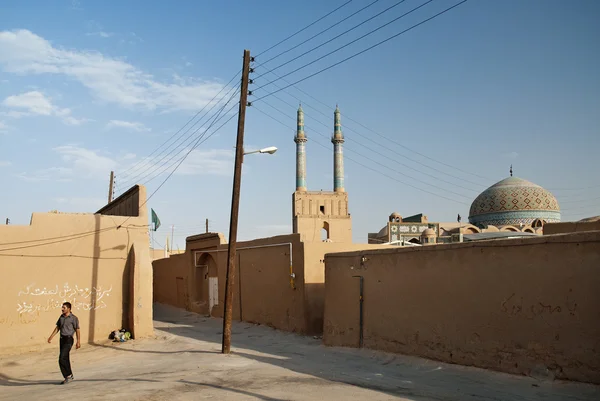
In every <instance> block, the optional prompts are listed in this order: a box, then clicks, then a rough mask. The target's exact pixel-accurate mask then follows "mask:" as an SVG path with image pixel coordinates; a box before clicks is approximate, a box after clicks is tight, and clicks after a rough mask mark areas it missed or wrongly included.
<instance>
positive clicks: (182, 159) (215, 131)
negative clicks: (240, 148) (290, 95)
mask: <svg viewBox="0 0 600 401" xmlns="http://www.w3.org/2000/svg"><path fill="white" fill-rule="evenodd" d="M230 100H231V99H230ZM228 103H229V101H228V102H227V103H226V104H224V105H223V107H222V108H221V110H222V109H224V108H225V107H226V106H227V104H228ZM238 103H239V102H238ZM235 106H236V105H235V104H234V105H233V106H232V107H231V108H230V109H229V110H227V112H226V113H225V114H227V113H229V112H230V111H231V110H233V108H234V107H235ZM233 117H235V114H232V115H231V116H230V117H229V118H228V119H227V121H225V122H224V123H223V124H221V125H220V126H219V128H217V129H216V130H214V131H213V132H212V133H211V134H210V135H209V136H208V137H207V138H206V139H204V140H202V138H203V136H204V135H203V136H201V137H200V138H198V139H197V141H196V143H195V144H194V146H192V147H191V148H190V149H189V150H188V152H187V153H186V154H185V155H184V156H183V157H182V158H181V159H180V160H179V163H178V164H177V165H176V166H175V168H174V169H173V170H172V171H171V172H170V173H169V175H167V177H166V178H165V179H164V180H163V182H161V183H160V185H159V186H158V187H157V188H156V189H155V190H154V192H152V194H150V196H148V198H147V199H146V201H145V202H144V203H142V205H141V206H140V207H143V206H144V205H145V204H146V203H148V201H150V199H152V197H153V196H154V195H155V194H156V193H157V192H158V190H160V189H161V188H162V186H163V185H165V183H166V182H167V181H168V180H169V178H171V176H172V175H173V174H174V173H175V171H177V169H178V168H179V167H180V166H181V164H182V163H183V162H184V160H185V159H186V158H187V157H188V156H189V154H190V153H191V152H192V151H193V150H194V149H196V148H197V147H198V146H199V145H201V144H203V143H204V142H206V141H207V140H208V139H210V138H211V137H212V136H213V135H214V134H216V133H217V132H219V130H220V129H221V128H223V127H224V126H225V125H226V124H227V123H228V122H229V121H231V119H232V118H233ZM219 120H220V119H219ZM217 121H218V120H213V122H212V123H211V125H210V126H209V127H208V128H207V129H206V131H205V133H206V132H208V130H209V129H210V128H212V125H213V124H215V122H217ZM130 218H131V216H130V217H128V218H127V219H126V220H125V221H124V222H123V223H122V224H125V222H127V220H129V219H130ZM122 224H121V225H122ZM119 227H120V226H119Z"/></svg>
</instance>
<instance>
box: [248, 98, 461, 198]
mask: <svg viewBox="0 0 600 401" xmlns="http://www.w3.org/2000/svg"><path fill="white" fill-rule="evenodd" d="M253 109H255V110H258V111H259V112H260V113H262V114H264V115H265V116H267V117H269V118H271V119H273V120H274V121H276V122H278V123H280V124H282V125H283V126H285V127H288V125H287V124H285V123H283V122H281V121H279V120H278V119H276V118H274V117H272V116H271V115H270V114H268V113H266V112H264V111H262V110H261V109H259V108H258V107H256V106H253ZM288 128H289V127H288ZM313 141H314V142H315V143H316V144H318V145H319V146H321V147H324V148H325V149H327V150H331V149H329V148H328V147H327V146H325V145H323V144H321V143H320V142H319V141H316V140H314V139H313ZM355 153H358V152H355ZM359 155H360V153H359ZM363 157H365V156H363ZM344 159H348V160H350V161H352V162H353V163H356V164H358V165H359V166H362V167H364V168H366V169H368V170H371V171H374V172H376V173H377V174H380V175H382V176H384V177H387V178H389V179H391V180H394V181H396V182H399V183H400V184H403V185H406V186H409V187H411V188H414V189H416V190H418V191H422V192H426V193H428V194H430V195H434V196H436V197H438V198H443V199H446V200H449V201H451V202H455V203H460V204H462V205H467V203H466V202H464V201H458V200H456V199H452V198H448V197H446V196H444V195H439V194H437V193H434V192H431V191H428V190H426V189H423V188H419V187H417V186H415V185H412V184H409V183H407V182H404V181H402V180H399V179H397V178H396V177H392V176H390V175H388V174H386V173H383V172H381V171H379V170H376V169H374V168H372V167H369V166H367V165H365V164H363V163H361V162H359V161H356V160H354V159H352V158H350V157H348V156H347V155H344ZM367 159H369V158H367ZM369 160H373V159H369ZM376 163H377V164H380V163H378V162H376Z"/></svg>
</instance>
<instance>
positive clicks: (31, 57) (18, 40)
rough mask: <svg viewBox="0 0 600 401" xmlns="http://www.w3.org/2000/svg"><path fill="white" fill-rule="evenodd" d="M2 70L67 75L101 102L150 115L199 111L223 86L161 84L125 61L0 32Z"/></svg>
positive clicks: (34, 37) (190, 81)
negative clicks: (163, 112) (139, 110)
mask: <svg viewBox="0 0 600 401" xmlns="http://www.w3.org/2000/svg"><path fill="white" fill-rule="evenodd" d="M131 36H132V37H134V38H138V37H137V35H135V34H134V33H131ZM138 39H139V38H138ZM0 66H1V67H2V68H3V70H4V71H6V72H10V73H14V74H20V75H26V74H37V75H39V74H62V75H65V76H68V77H70V78H73V79H75V80H77V81H79V82H80V83H81V84H82V85H84V86H85V87H87V88H88V89H89V90H90V92H91V93H92V94H93V96H95V97H96V98H97V99H99V100H101V101H105V102H111V103H116V104H118V105H121V106H124V107H142V108H145V109H149V110H156V109H162V110H165V111H173V110H198V109H200V108H201V107H203V106H204V105H206V104H207V103H208V102H209V101H210V99H212V98H213V97H214V96H215V95H216V94H217V93H218V92H219V91H220V90H221V89H222V87H223V85H222V84H220V83H218V82H210V81H199V80H196V79H186V80H183V81H178V82H173V83H170V82H159V81H157V80H156V79H155V78H154V77H153V76H152V75H150V74H148V73H146V72H144V71H142V70H140V69H138V68H137V67H135V66H133V65H131V64H129V63H127V62H125V61H123V60H120V59H117V58H112V57H109V56H105V55H103V54H102V53H99V52H95V51H80V50H67V49H62V48H57V47H55V46H53V45H52V44H51V43H50V42H49V41H47V40H46V39H44V38H42V37H40V36H38V35H36V34H34V33H32V32H31V31H29V30H17V31H2V32H0Z"/></svg>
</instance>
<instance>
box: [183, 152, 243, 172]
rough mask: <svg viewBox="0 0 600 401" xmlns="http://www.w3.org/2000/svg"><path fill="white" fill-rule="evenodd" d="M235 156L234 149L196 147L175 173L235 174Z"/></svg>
mask: <svg viewBox="0 0 600 401" xmlns="http://www.w3.org/2000/svg"><path fill="white" fill-rule="evenodd" d="M182 156H183V155H182ZM234 156H235V155H234V152H233V150H226V149H207V150H200V149H196V150H193V151H192V152H191V153H190V154H189V155H188V157H187V158H186V159H185V161H184V162H183V163H182V164H181V166H179V168H178V169H177V171H176V173H175V174H181V175H231V174H233V160H234ZM177 159H179V158H177Z"/></svg>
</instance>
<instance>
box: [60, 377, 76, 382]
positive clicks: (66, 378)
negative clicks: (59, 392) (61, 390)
mask: <svg viewBox="0 0 600 401" xmlns="http://www.w3.org/2000/svg"><path fill="white" fill-rule="evenodd" d="M72 380H74V378H73V375H71V376H67V377H65V380H63V381H62V382H60V384H68V383H69V382H70V381H72Z"/></svg>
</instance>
